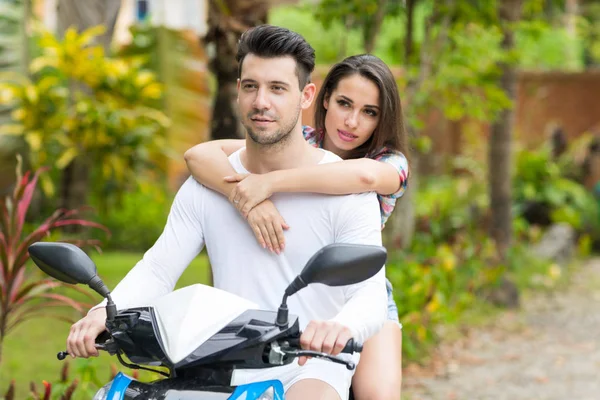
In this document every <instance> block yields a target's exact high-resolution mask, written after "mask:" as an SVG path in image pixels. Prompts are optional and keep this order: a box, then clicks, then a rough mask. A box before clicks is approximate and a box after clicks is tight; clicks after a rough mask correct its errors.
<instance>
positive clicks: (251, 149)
mask: <svg viewBox="0 0 600 400" xmlns="http://www.w3.org/2000/svg"><path fill="white" fill-rule="evenodd" d="M240 156H241V162H242V164H243V165H244V167H245V168H246V169H247V170H248V171H249V172H251V173H253V174H266V173H268V172H272V171H277V170H282V169H291V168H299V167H304V166H309V165H316V164H318V163H319V162H320V161H321V159H322V158H323V154H322V152H321V151H320V150H318V149H315V148H314V147H312V146H311V145H310V144H308V143H307V142H306V140H304V137H303V136H302V127H301V126H298V127H296V128H294V131H292V132H290V134H289V135H288V137H287V138H286V139H284V140H283V141H281V142H279V143H276V144H273V145H261V144H258V143H256V142H254V141H253V140H252V139H251V138H250V137H248V136H247V137H246V150H245V151H244V152H242V154H241V155H240Z"/></svg>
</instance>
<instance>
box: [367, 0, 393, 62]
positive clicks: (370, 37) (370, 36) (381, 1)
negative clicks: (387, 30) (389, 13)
mask: <svg viewBox="0 0 600 400" xmlns="http://www.w3.org/2000/svg"><path fill="white" fill-rule="evenodd" d="M387 5H388V0H378V1H377V11H376V12H375V15H374V16H373V19H372V20H371V23H370V24H367V25H366V26H365V32H364V39H365V53H373V50H374V49H375V44H376V43H377V36H378V35H379V31H380V30H381V25H382V24H383V19H384V18H385V11H386V9H387Z"/></svg>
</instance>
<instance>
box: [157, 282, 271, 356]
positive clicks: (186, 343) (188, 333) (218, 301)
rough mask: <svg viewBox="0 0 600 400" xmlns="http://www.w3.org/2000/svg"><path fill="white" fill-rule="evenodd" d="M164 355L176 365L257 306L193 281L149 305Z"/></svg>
mask: <svg viewBox="0 0 600 400" xmlns="http://www.w3.org/2000/svg"><path fill="white" fill-rule="evenodd" d="M149 306H150V307H152V308H153V309H154V314H155V319H156V326H157V327H158V330H159V334H160V340H161V342H162V345H163V349H164V351H165V354H166V356H167V357H168V358H169V360H170V361H171V362H172V363H173V364H176V363H178V362H179V361H181V360H183V359H184V358H185V357H187V356H188V355H190V354H191V353H192V352H194V350H196V349H197V348H198V347H199V346H200V345H201V344H202V343H204V342H205V341H207V340H208V339H209V338H210V337H211V336H213V335H214V334H216V333H217V332H219V331H220V330H221V329H223V328H224V327H225V326H226V325H227V324H229V323H230V322H231V321H232V320H234V319H235V318H237V317H238V316H240V315H241V314H242V313H243V312H245V311H247V310H251V309H258V308H259V307H258V306H257V305H256V304H255V303H253V302H251V301H249V300H246V299H244V298H241V297H239V296H236V295H234V294H231V293H228V292H225V291H223V290H220V289H215V288H213V287H211V286H206V285H201V284H196V285H192V286H188V287H185V288H182V289H178V290H175V291H173V292H171V293H169V294H168V295H166V296H163V297H160V298H158V299H156V300H155V301H153V302H152V304H149Z"/></svg>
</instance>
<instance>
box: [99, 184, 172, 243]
mask: <svg viewBox="0 0 600 400" xmlns="http://www.w3.org/2000/svg"><path fill="white" fill-rule="evenodd" d="M98 201H99V199H93V200H92V204H93V203H94V202H98ZM171 201H172V196H171V195H170V191H169V190H167V188H166V187H163V186H159V185H154V184H150V183H142V184H141V185H139V187H138V188H137V189H136V190H132V191H128V192H126V193H124V195H123V198H122V201H121V203H120V205H119V206H115V207H112V208H110V209H109V210H107V212H105V213H102V214H101V215H100V218H99V221H100V222H101V223H102V224H103V225H104V226H106V227H107V228H108V229H110V231H111V232H112V236H111V237H110V239H109V240H108V241H107V242H106V244H105V248H107V249H126V250H131V251H134V250H135V251H146V250H148V249H149V248H150V247H152V245H153V244H154V242H155V241H156V239H158V237H159V236H160V234H161V233H162V231H163V228H164V226H165V223H166V221H167V215H168V213H169V208H170V204H171Z"/></svg>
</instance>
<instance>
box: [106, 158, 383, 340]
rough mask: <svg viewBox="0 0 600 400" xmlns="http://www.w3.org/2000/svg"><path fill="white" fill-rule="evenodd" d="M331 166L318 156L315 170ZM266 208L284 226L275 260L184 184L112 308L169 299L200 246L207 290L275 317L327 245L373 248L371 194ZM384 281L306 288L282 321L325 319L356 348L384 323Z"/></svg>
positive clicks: (210, 197)
mask: <svg viewBox="0 0 600 400" xmlns="http://www.w3.org/2000/svg"><path fill="white" fill-rule="evenodd" d="M241 151H242V150H240V151H238V152H236V153H234V154H232V155H231V156H230V157H229V160H230V162H231V164H232V166H233V167H234V169H235V170H236V171H237V172H238V173H247V172H248V171H247V170H246V169H245V168H244V166H243V165H242V163H241V161H240V153H241ZM339 160H340V158H339V157H337V156H336V155H334V154H333V153H330V152H326V151H324V156H323V159H322V161H321V163H327V162H335V161H339ZM271 200H272V201H273V202H274V204H275V206H276V207H277V209H278V210H279V212H280V213H281V215H282V217H283V218H284V219H285V221H286V222H287V224H288V225H289V226H290V229H289V230H287V231H286V232H285V240H286V244H285V249H284V251H283V252H282V253H281V254H280V255H276V254H272V253H270V252H269V251H268V250H265V249H263V248H262V247H260V245H259V244H258V243H257V241H256V239H255V237H254V234H253V232H252V229H251V228H250V226H249V225H248V223H247V222H246V221H245V220H244V219H243V217H242V216H240V214H239V213H238V211H237V210H236V209H235V208H234V207H233V206H232V205H231V204H230V203H229V201H228V200H227V199H226V198H225V197H224V196H222V195H220V194H218V193H216V192H214V191H212V190H210V189H208V188H206V187H204V186H202V185H201V184H199V183H197V182H196V181H195V180H194V179H193V178H191V177H190V178H189V179H188V180H187V181H186V182H185V183H184V184H183V186H182V187H181V188H180V190H179V192H178V193H177V195H176V197H175V200H174V202H173V205H172V207H171V211H170V213H169V217H168V220H167V224H166V226H165V229H164V231H163V233H162V234H161V236H160V237H159V238H158V240H157V241H156V243H155V244H154V246H152V248H150V250H148V251H147V252H146V253H145V254H144V257H143V259H142V260H141V261H139V262H138V263H137V264H136V266H135V267H134V268H133V269H132V270H131V271H130V272H129V273H128V274H127V276H126V277H125V278H124V279H123V280H122V281H121V282H120V283H119V285H118V286H117V287H116V288H115V290H114V291H113V293H112V297H113V300H114V301H115V303H116V304H117V307H118V308H119V309H122V308H127V307H130V306H132V305H141V304H145V303H146V302H149V301H150V300H152V299H155V298H157V297H158V296H161V295H164V294H167V293H169V292H171V291H172V290H173V289H174V287H175V284H176V283H177V280H178V279H179V277H180V276H181V274H182V273H183V271H184V270H185V269H186V268H187V266H188V265H189V263H190V262H191V261H192V260H193V259H194V257H196V256H197V255H198V254H199V253H200V252H201V251H202V249H203V247H204V246H205V245H206V247H207V252H208V256H209V259H210V264H211V267H212V271H213V278H214V286H215V287H216V288H219V289H223V290H226V291H228V292H231V293H233V294H236V295H238V296H241V297H244V298H246V299H248V300H251V301H253V302H255V303H257V304H258V305H259V306H260V307H261V308H263V309H267V310H277V308H278V306H279V304H280V302H281V298H282V296H283V293H284V290H285V288H286V287H287V286H288V285H289V283H290V282H291V281H292V280H293V279H294V278H295V277H296V275H298V274H299V273H300V272H301V271H302V268H303V267H304V265H305V264H306V262H307V261H308V260H309V259H310V258H311V257H312V256H313V255H314V254H315V253H316V252H317V251H318V250H319V249H321V248H322V247H324V246H326V245H328V244H331V243H356V244H371V245H381V230H380V215H379V204H378V202H377V198H376V195H375V194H374V193H364V194H358V195H344V196H329V195H322V194H313V193H307V194H297V193H278V194H275V195H273V196H272V197H271ZM384 277H385V272H384V269H383V268H382V270H381V271H380V272H379V273H378V274H377V275H375V276H374V277H373V278H371V279H369V280H367V281H365V282H362V283H359V284H355V285H349V286H344V287H327V286H325V285H322V284H314V285H309V286H308V287H306V288H305V289H303V290H301V291H300V292H298V293H297V294H295V295H293V296H292V297H290V298H289V299H288V307H289V309H290V313H292V314H296V315H298V316H299V318H300V324H301V328H302V329H303V328H304V327H305V326H306V325H307V324H308V322H310V321H311V320H331V319H333V320H336V321H338V322H340V323H342V324H343V325H345V326H347V327H349V328H350V330H351V331H352V333H353V335H354V337H355V339H356V340H358V341H361V342H364V341H366V339H368V338H369V337H370V336H372V335H374V334H375V333H376V332H377V331H378V330H379V328H380V327H381V326H382V325H383V323H384V321H385V318H386V313H387V295H386V290H385V282H384V279H385V278H384ZM207 306H208V307H210V304H207Z"/></svg>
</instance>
